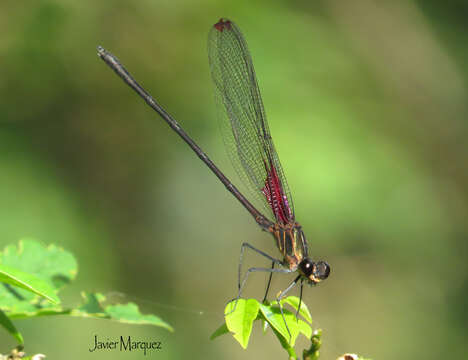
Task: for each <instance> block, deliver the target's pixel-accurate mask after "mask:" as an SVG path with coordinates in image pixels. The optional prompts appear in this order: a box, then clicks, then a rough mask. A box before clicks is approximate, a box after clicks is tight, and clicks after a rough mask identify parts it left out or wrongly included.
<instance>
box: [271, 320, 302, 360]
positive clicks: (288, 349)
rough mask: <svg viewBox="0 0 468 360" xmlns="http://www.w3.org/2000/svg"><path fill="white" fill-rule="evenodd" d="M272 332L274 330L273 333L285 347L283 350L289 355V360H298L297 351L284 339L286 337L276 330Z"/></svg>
mask: <svg viewBox="0 0 468 360" xmlns="http://www.w3.org/2000/svg"><path fill="white" fill-rule="evenodd" d="M272 330H273V333H274V334H275V335H276V337H277V338H278V340H279V342H280V344H281V346H282V347H283V349H285V350H286V352H287V353H288V356H289V359H290V360H296V359H297V355H296V351H295V350H294V347H293V346H291V345H290V344H289V342H288V341H287V340H286V339H285V338H284V336H283V335H281V334H280V333H279V332H278V331H276V329H274V328H272Z"/></svg>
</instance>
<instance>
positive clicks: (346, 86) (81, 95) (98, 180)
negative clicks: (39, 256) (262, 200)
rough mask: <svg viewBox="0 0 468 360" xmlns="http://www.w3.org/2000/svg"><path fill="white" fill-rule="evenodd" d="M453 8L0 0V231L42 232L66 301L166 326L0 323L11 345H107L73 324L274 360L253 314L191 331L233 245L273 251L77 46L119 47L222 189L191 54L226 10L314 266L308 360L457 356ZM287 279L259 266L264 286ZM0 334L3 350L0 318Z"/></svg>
mask: <svg viewBox="0 0 468 360" xmlns="http://www.w3.org/2000/svg"><path fill="white" fill-rule="evenodd" d="M467 16H468V4H467V3H466V1H449V2H438V1H435V0H432V1H427V0H426V1H422V0H420V1H391V2H379V3H378V4H377V3H376V2H373V1H370V0H357V1H352V2H351V1H350V2H346V1H338V0H331V1H330V0H327V1H275V2H273V1H255V2H247V1H238V2H231V1H230V2H228V1H159V0H153V1H147V0H146V1H122V0H121V1H99V2H95V1H90V0H83V1H34V2H27V3H25V2H18V1H3V2H2V3H1V5H0V74H1V77H0V245H1V247H3V246H5V245H6V244H8V243H12V242H17V240H18V239H20V238H21V237H24V236H29V237H34V238H37V239H39V240H41V241H42V242H44V243H56V244H59V245H61V246H63V247H64V248H66V249H68V250H70V251H72V252H73V253H74V254H75V255H76V256H77V258H78V263H79V265H80V272H79V275H78V280H77V281H76V282H75V283H74V284H73V286H71V287H70V288H68V289H67V290H66V292H65V294H63V296H64V299H65V302H66V303H68V304H74V303H76V302H77V301H78V299H79V295H78V293H79V291H80V290H88V291H101V292H104V293H107V294H110V295H111V296H117V295H118V294H115V292H119V293H121V294H120V295H119V296H117V297H118V298H119V299H117V300H121V301H123V302H127V301H134V302H136V303H138V304H140V306H141V307H142V310H143V311H144V312H146V313H155V314H158V315H159V316H161V317H162V318H163V319H164V320H166V321H168V322H169V323H170V324H171V325H173V326H174V327H175V329H176V332H175V333H173V334H170V333H168V332H166V331H165V330H162V329H158V328H153V327H149V326H141V327H137V326H127V325H122V324H118V323H112V322H107V321H99V320H88V319H69V318H66V317H56V318H40V319H35V320H23V321H17V325H18V327H19V329H20V330H21V331H22V332H23V334H24V337H25V340H26V350H27V352H28V353H29V354H32V353H37V352H40V353H45V354H46V355H47V356H48V357H50V358H51V359H60V358H61V359H63V358H65V357H66V358H68V359H83V358H91V357H96V356H99V358H100V359H111V358H112V359H115V358H122V359H123V358H128V357H129V356H132V355H131V354H127V353H120V352H117V351H113V352H104V351H103V352H100V353H99V354H96V353H93V354H90V353H89V352H88V348H89V347H91V345H92V341H93V337H94V335H98V336H99V337H102V338H109V339H113V338H114V337H116V336H120V335H131V336H133V337H135V338H138V339H141V340H145V339H146V340H158V341H161V342H162V344H163V350H162V351H160V352H157V353H155V354H153V356H154V357H155V358H160V359H187V358H191V359H215V358H223V359H241V358H244V357H248V358H261V359H267V358H268V359H272V358H275V359H276V358H285V354H283V353H282V350H281V348H280V346H279V343H278V342H277V341H276V339H275V338H274V336H273V335H272V334H271V333H268V334H266V335H262V333H261V330H260V328H255V329H254V334H253V337H252V339H251V344H250V346H249V348H248V349H247V351H244V350H242V349H241V348H240V346H239V345H238V344H237V343H236V342H235V341H234V340H233V339H232V338H231V337H228V336H225V337H222V338H219V339H217V340H216V341H210V340H209V336H210V334H211V333H212V331H214V330H215V329H216V328H217V327H218V326H219V325H220V324H221V323H222V321H223V317H222V314H223V309H224V306H225V304H226V302H227V301H228V300H230V299H231V298H232V297H234V296H235V295H236V271H237V262H238V254H239V250H240V244H241V243H242V242H243V241H249V242H250V243H252V244H253V245H255V246H257V247H259V248H261V249H264V250H265V251H266V252H268V253H270V254H274V255H278V252H277V250H276V249H275V247H274V243H273V241H272V238H271V237H269V235H268V234H266V233H263V232H261V231H259V229H258V228H257V226H256V224H255V223H254V221H253V220H252V219H251V217H250V216H249V214H248V213H247V212H246V211H245V210H244V209H243V208H242V207H241V206H240V205H239V204H238V203H237V201H236V200H235V199H234V198H233V197H232V196H231V195H230V194H229V193H228V192H227V191H225V189H224V187H223V186H222V185H221V184H220V183H219V182H218V180H217V179H216V178H215V176H213V175H212V174H211V173H210V172H209V171H208V169H207V168H206V167H205V166H204V165H203V164H202V163H201V162H200V161H199V160H198V158H197V157H196V156H195V155H194V154H193V153H192V152H191V151H190V149H189V148H188V147H187V146H186V145H185V144H184V143H182V141H181V140H180V139H179V138H178V137H177V136H176V135H175V134H174V133H172V132H171V130H170V129H169V128H168V126H167V125H166V124H165V123H163V122H162V121H161V119H160V118H159V117H158V116H157V115H156V114H155V113H153V112H152V111H151V110H150V109H149V108H148V107H147V106H146V105H144V104H143V102H142V101H141V100H140V99H139V98H137V96H136V95H135V94H134V93H133V92H132V91H131V90H130V89H129V88H127V87H126V86H125V85H124V84H123V82H122V81H121V80H120V79H118V78H117V77H116V76H115V75H114V74H113V72H111V71H110V70H109V69H108V68H107V67H106V66H105V65H104V63H103V62H102V61H100V60H99V58H98V57H97V55H96V46H97V45H102V46H104V47H105V48H107V49H108V50H109V51H111V52H113V53H114V54H115V55H116V56H117V57H119V59H120V60H121V61H122V62H123V63H124V64H125V65H126V66H127V68H128V69H129V70H130V71H131V72H132V73H133V74H134V76H135V77H136V78H137V79H138V80H139V82H140V83H141V84H142V85H143V86H144V87H146V88H147V90H149V91H150V92H151V93H152V94H153V96H154V97H155V98H156V99H158V100H159V101H160V103H161V104H162V105H163V106H164V107H165V108H166V109H167V110H168V111H169V113H171V114H172V115H174V116H175V117H176V118H177V119H178V121H179V122H180V123H181V125H182V126H184V127H185V129H186V131H187V132H188V133H189V134H190V135H191V136H192V137H193V138H194V139H195V140H196V141H197V142H198V143H199V144H200V145H201V146H202V148H203V149H204V150H205V151H206V152H207V153H208V154H209V155H210V156H211V158H212V159H213V161H214V162H215V163H217V164H218V165H219V167H220V168H221V169H222V170H223V171H225V172H226V173H227V174H228V175H229V176H230V177H232V179H233V180H234V182H235V183H237V184H238V183H239V181H238V178H237V177H236V174H235V172H234V171H233V170H232V166H231V164H230V162H229V159H228V158H227V156H226V154H225V151H224V149H223V143H222V140H221V138H220V136H219V130H218V124H217V120H216V110H215V105H214V101H213V95H212V84H211V80H210V75H209V68H208V60H207V54H206V38H207V33H208V30H209V28H210V26H211V25H212V24H214V23H215V22H216V21H217V20H218V19H219V18H220V17H228V18H230V19H232V20H234V21H236V23H237V24H238V25H239V26H240V28H241V29H242V31H243V33H244V35H245V37H246V39H247V41H248V44H249V47H250V51H251V53H252V56H253V60H254V64H255V67H256V71H257V76H258V79H259V83H260V88H261V90H262V94H263V99H264V104H265V108H266V110H267V114H268V117H269V122H270V129H271V132H272V134H273V137H274V139H275V145H276V147H277V150H278V153H279V154H280V157H281V160H282V164H283V167H284V170H285V172H286V174H287V178H288V181H289V185H290V187H291V190H292V193H293V198H294V204H295V210H296V216H297V219H298V221H300V222H301V223H302V225H303V228H304V230H305V232H306V235H307V238H308V240H309V243H310V245H309V246H310V249H311V252H312V255H313V257H314V258H316V259H326V260H327V261H328V262H329V263H330V264H331V265H332V274H331V276H330V278H329V279H328V280H327V281H326V282H325V283H323V284H321V285H320V286H318V287H316V288H306V291H305V296H304V300H305V302H306V303H307V304H308V305H309V307H310V308H311V311H312V317H313V318H314V326H315V327H321V328H323V329H324V345H323V351H322V356H323V357H322V358H323V359H334V358H336V357H337V356H338V355H339V354H342V353H344V352H356V353H359V354H362V355H365V356H368V357H372V358H373V359H394V358H398V359H426V360H428V359H440V358H448V357H449V356H450V358H457V357H458V358H463V357H464V355H465V354H466V341H467V338H468V326H467V323H468V311H467V301H466V298H467V296H468V276H467V274H468V272H467V270H468V269H467V267H468V263H467V261H466V258H467V255H468V251H467V250H468V246H467V235H468V226H467V219H468V201H467V199H468V168H467V155H468V151H467V149H468V148H467V140H466V139H467V130H468V124H467V115H468V106H467V80H468V65H467V64H468V47H467V44H468V42H467V40H468V39H467V36H466V17H467ZM241 189H243V188H242V187H241ZM253 264H256V265H257V266H261V265H268V264H267V263H265V262H264V261H263V259H259V258H258V257H256V256H254V255H251V256H248V258H247V260H246V266H248V265H253ZM288 281H290V279H289V277H288V278H287V279H283V278H281V277H276V278H275V279H274V282H273V289H274V290H273V291H272V292H271V294H274V293H276V292H277V291H279V290H280V289H281V288H283V287H284V285H285V284H286V283H287V282H288ZM265 283H266V277H265V276H263V275H258V276H257V277H255V278H254V277H252V279H251V281H249V284H248V286H247V289H246V292H245V295H246V296H247V297H256V298H257V299H261V297H262V294H263V291H264V286H265ZM112 294H113V295H112ZM200 311H202V312H203V315H199V312H200ZM0 344H1V350H3V351H6V350H7V349H10V348H11V347H13V346H14V342H13V341H12V340H11V339H10V338H9V337H8V335H7V334H6V332H4V331H1V332H0ZM305 344H306V342H305V341H304V342H299V344H298V347H297V349H298V350H301V349H302V347H303V346H304V345H305ZM301 346H302V347H301ZM138 356H140V357H143V355H142V354H141V353H140V354H138Z"/></svg>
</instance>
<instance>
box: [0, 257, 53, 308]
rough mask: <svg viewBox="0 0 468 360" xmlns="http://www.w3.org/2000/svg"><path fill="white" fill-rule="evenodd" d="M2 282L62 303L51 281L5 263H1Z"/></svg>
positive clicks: (0, 276)
mask: <svg viewBox="0 0 468 360" xmlns="http://www.w3.org/2000/svg"><path fill="white" fill-rule="evenodd" d="M0 282H2V283H5V284H9V285H12V286H16V287H19V288H21V289H24V290H27V291H30V292H32V293H34V294H36V295H39V296H41V297H43V298H45V299H47V300H48V301H50V302H51V303H53V304H58V303H60V299H59V297H58V296H57V295H56V294H55V289H54V288H53V287H52V285H50V283H49V282H47V281H45V280H42V279H40V278H38V277H37V276H35V275H32V274H28V273H25V272H23V271H21V270H18V269H15V268H12V267H10V266H7V265H4V264H0ZM10 292H11V291H10Z"/></svg>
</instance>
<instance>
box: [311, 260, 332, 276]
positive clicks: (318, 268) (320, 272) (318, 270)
mask: <svg viewBox="0 0 468 360" xmlns="http://www.w3.org/2000/svg"><path fill="white" fill-rule="evenodd" d="M329 275H330V265H328V263H327V262H326V261H318V262H316V263H315V268H314V276H315V278H317V279H319V280H325V279H326V278H327V277H328V276H329Z"/></svg>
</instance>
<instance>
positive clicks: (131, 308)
mask: <svg viewBox="0 0 468 360" xmlns="http://www.w3.org/2000/svg"><path fill="white" fill-rule="evenodd" d="M105 313H106V314H108V315H109V316H110V318H111V319H113V320H117V321H119V322H123V323H128V324H139V325H143V324H147V325H155V326H159V327H163V328H166V329H167V330H169V331H171V332H172V331H174V329H173V328H172V326H170V325H169V324H168V323H166V322H164V321H163V320H161V319H160V318H159V317H157V316H156V315H151V314H149V315H143V314H142V313H140V310H139V309H138V306H137V305H136V304H134V303H128V304H125V305H124V304H119V305H113V306H108V307H106V309H105Z"/></svg>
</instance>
